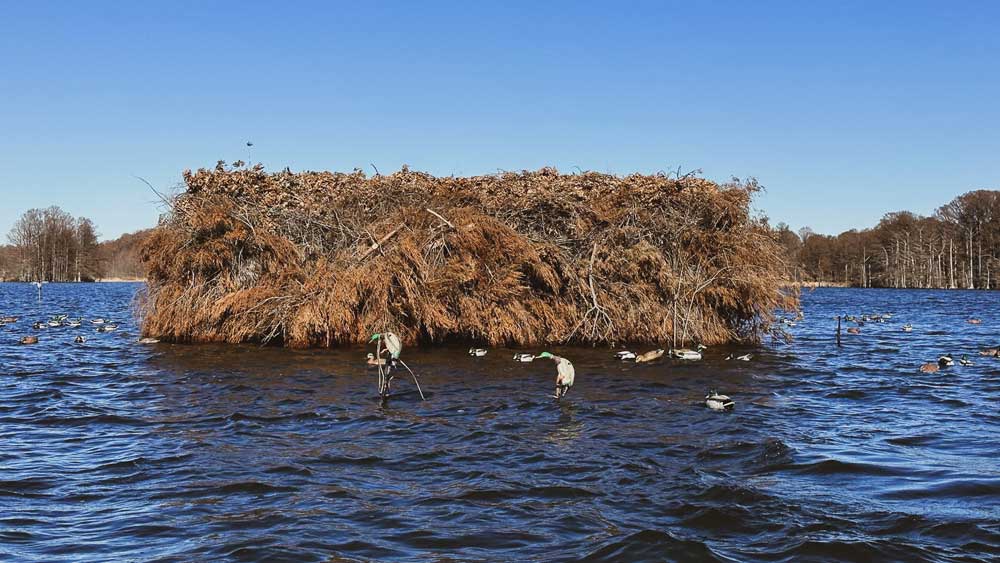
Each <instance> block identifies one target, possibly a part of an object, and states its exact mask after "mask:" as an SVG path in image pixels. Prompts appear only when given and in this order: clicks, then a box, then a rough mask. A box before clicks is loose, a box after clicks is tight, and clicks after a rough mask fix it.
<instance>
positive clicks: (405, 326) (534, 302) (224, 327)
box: [141, 162, 797, 347]
mask: <svg viewBox="0 0 1000 563" xmlns="http://www.w3.org/2000/svg"><path fill="white" fill-rule="evenodd" d="M184 181H185V184H186V190H185V191H183V192H181V193H179V194H177V195H175V196H172V197H170V198H168V199H167V201H168V203H169V205H170V211H169V212H168V213H167V214H166V215H164V217H163V219H162V220H161V222H160V225H159V226H157V227H156V229H155V230H154V232H153V233H152V235H151V236H150V237H149V238H148V239H147V240H146V241H145V242H144V244H143V247H142V250H141V253H142V259H143V261H144V263H145V265H146V266H147V267H148V270H149V274H148V289H147V295H146V297H145V300H144V302H143V303H142V309H143V311H142V313H143V314H142V316H143V335H144V336H148V337H156V338H160V339H163V340H165V341H175V342H230V343H238V342H256V343H277V344H282V345H285V346H292V347H314V346H334V345H337V344H347V343H358V342H362V341H366V340H367V338H368V336H369V335H371V334H372V333H373V332H380V331H386V330H391V331H393V332H395V333H397V334H399V335H400V336H401V337H402V338H403V339H404V340H405V341H407V342H408V343H411V344H413V343H439V342H451V341H473V342H482V343H487V344H491V345H501V344H508V345H535V344H543V343H550V344H554V343H566V342H572V343H592V344H598V343H600V344H610V343H623V342H647V343H663V344H670V343H674V344H678V345H679V344H682V343H692V342H701V343H705V344H718V343H722V342H731V341H740V342H748V341H756V340H759V339H760V338H761V337H762V336H763V335H765V334H767V333H768V331H770V330H772V326H773V324H772V323H773V321H774V316H773V313H774V311H776V310H778V309H792V308H794V307H796V305H797V296H796V295H794V294H791V293H787V292H786V291H783V290H782V278H783V273H784V272H785V267H784V260H783V257H782V255H781V251H780V247H779V246H778V244H777V242H776V239H775V235H774V233H773V232H772V230H771V229H770V228H769V227H768V225H767V222H766V220H765V219H762V218H757V217H754V216H753V214H752V213H751V211H750V203H751V198H752V196H753V194H754V193H755V192H756V191H757V190H758V189H759V188H758V186H757V184H756V183H755V182H754V181H746V182H740V181H736V180H734V181H733V182H731V183H728V184H724V185H720V184H716V183H714V182H711V181H709V180H705V179H702V178H698V177H693V176H683V177H676V176H670V175H663V174H660V175H652V176H646V175H638V174H634V175H631V176H625V177H620V176H612V175H607V174H599V173H595V172H586V173H582V174H559V173H558V172H557V171H555V170H553V169H549V168H545V169H542V170H539V171H537V172H521V173H501V174H497V175H491V176H476V177H470V178H454V177H448V178H436V177H434V176H431V175H429V174H424V173H420V172H413V171H410V170H409V169H407V168H406V167H403V169H402V170H400V171H399V172H396V173H394V174H391V175H388V176H383V175H378V174H376V175H375V176H373V177H368V176H366V175H365V174H364V173H363V172H361V171H358V170H356V171H355V172H353V173H350V174H347V173H331V172H302V173H293V172H290V171H287V170H286V171H284V172H278V173H274V174H271V173H267V172H265V171H264V169H263V168H262V167H261V166H256V167H252V168H247V167H244V166H243V163H240V162H237V163H234V164H233V166H231V167H230V166H226V165H224V164H223V163H221V162H220V163H219V164H218V166H216V168H215V169H212V170H208V169H201V170H198V171H197V172H194V173H192V172H190V171H188V172H185V174H184Z"/></svg>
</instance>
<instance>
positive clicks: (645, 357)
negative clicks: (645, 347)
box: [635, 348, 664, 364]
mask: <svg viewBox="0 0 1000 563" xmlns="http://www.w3.org/2000/svg"><path fill="white" fill-rule="evenodd" d="M663 353H664V350H663V348H657V349H656V350H650V351H649V352H645V353H643V354H639V355H638V356H636V357H635V363H637V364H641V363H643V362H652V361H653V360H659V359H660V358H662V357H663Z"/></svg>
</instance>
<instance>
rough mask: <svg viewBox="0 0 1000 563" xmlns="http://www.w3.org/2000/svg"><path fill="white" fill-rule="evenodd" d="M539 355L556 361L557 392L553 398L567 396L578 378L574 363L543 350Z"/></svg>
mask: <svg viewBox="0 0 1000 563" xmlns="http://www.w3.org/2000/svg"><path fill="white" fill-rule="evenodd" d="M538 357H539V358H547V359H549V360H552V361H553V362H555V363H556V394H555V395H554V396H553V398H555V400H557V401H558V400H560V399H562V398H563V397H565V396H566V393H567V392H568V391H569V388H570V387H572V386H573V381H574V380H575V379H576V369H574V368H573V364H572V363H571V362H570V361H569V360H567V359H566V358H562V357H559V356H556V355H555V354H550V353H548V352H542V353H541V354H539V355H538Z"/></svg>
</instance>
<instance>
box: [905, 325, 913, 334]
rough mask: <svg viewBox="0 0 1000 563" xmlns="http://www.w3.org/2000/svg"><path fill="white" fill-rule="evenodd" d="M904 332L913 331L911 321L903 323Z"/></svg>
mask: <svg viewBox="0 0 1000 563" xmlns="http://www.w3.org/2000/svg"><path fill="white" fill-rule="evenodd" d="M903 332H913V325H911V324H910V323H906V324H905V325H903Z"/></svg>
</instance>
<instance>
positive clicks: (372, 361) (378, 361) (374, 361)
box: [368, 352, 386, 366]
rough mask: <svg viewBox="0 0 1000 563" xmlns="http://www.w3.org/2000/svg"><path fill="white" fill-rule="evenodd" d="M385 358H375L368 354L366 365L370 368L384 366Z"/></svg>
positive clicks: (373, 355)
mask: <svg viewBox="0 0 1000 563" xmlns="http://www.w3.org/2000/svg"><path fill="white" fill-rule="evenodd" d="M385 361H386V360H385V358H377V359H376V358H375V354H372V353H371V352H368V365H370V366H384V365H385Z"/></svg>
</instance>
